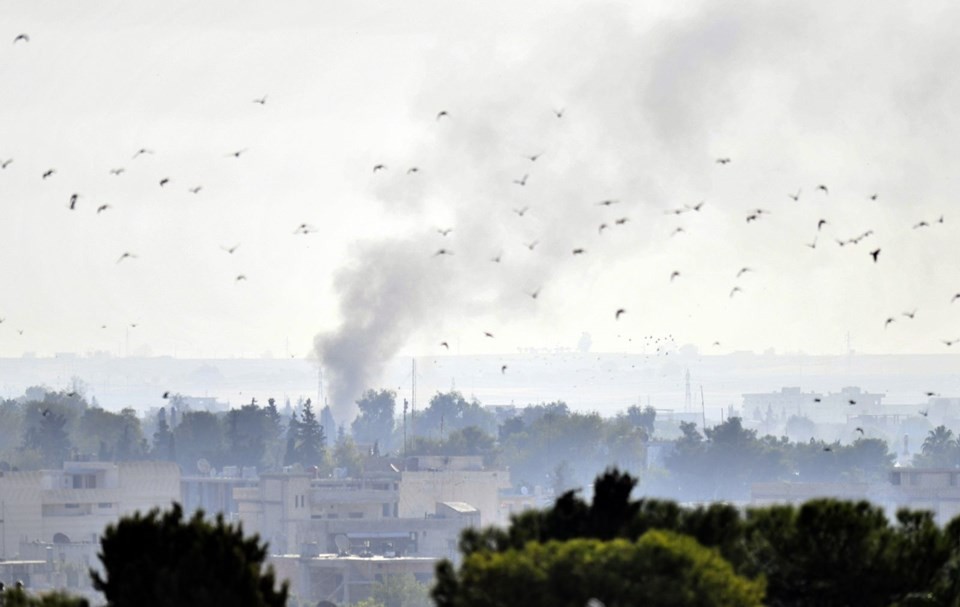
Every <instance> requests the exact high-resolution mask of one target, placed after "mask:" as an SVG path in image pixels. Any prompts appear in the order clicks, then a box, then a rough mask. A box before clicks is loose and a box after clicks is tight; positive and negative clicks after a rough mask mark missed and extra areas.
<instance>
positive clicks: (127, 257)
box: [117, 252, 137, 263]
mask: <svg viewBox="0 0 960 607" xmlns="http://www.w3.org/2000/svg"><path fill="white" fill-rule="evenodd" d="M136 258H137V256H136V255H134V254H133V253H130V252H124V253H123V255H121V256H120V259H118V260H117V263H120V262H121V261H123V260H124V259H136Z"/></svg>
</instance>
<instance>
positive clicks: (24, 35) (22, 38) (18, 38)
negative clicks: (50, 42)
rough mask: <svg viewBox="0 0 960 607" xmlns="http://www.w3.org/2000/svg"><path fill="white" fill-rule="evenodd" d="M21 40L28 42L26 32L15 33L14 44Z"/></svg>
mask: <svg viewBox="0 0 960 607" xmlns="http://www.w3.org/2000/svg"><path fill="white" fill-rule="evenodd" d="M21 40H23V41H24V42H30V36H28V35H27V34H17V37H16V38H14V39H13V43H14V44H16V43H18V42H20V41H21Z"/></svg>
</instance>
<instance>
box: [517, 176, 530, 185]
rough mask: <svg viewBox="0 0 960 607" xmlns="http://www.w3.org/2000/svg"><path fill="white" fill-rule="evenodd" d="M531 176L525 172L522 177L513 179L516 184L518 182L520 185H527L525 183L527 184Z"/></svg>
mask: <svg viewBox="0 0 960 607" xmlns="http://www.w3.org/2000/svg"><path fill="white" fill-rule="evenodd" d="M529 176H530V175H527V174H524V176H523V177H522V178H520V179H514V180H513V183H515V184H517V185H519V186H525V185H527V177H529Z"/></svg>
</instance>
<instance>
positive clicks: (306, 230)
mask: <svg viewBox="0 0 960 607" xmlns="http://www.w3.org/2000/svg"><path fill="white" fill-rule="evenodd" d="M316 231H317V229H316V228H315V227H313V226H312V225H310V224H307V223H301V224H300V225H298V226H297V229H296V230H294V231H293V233H294V234H312V233H313V232H316Z"/></svg>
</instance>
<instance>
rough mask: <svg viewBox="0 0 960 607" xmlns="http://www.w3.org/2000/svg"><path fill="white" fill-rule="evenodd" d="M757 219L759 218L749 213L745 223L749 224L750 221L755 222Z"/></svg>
mask: <svg viewBox="0 0 960 607" xmlns="http://www.w3.org/2000/svg"><path fill="white" fill-rule="evenodd" d="M758 217H760V216H759V215H757V214H756V213H750V214H749V215H747V223H750V222H751V221H756V220H757V218H758Z"/></svg>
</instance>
